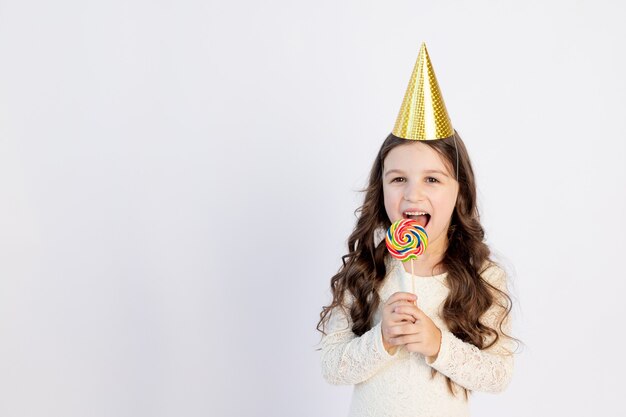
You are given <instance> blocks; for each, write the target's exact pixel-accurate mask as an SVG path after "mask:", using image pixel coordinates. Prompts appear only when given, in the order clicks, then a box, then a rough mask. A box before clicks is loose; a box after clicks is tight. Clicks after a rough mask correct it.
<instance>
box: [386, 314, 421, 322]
mask: <svg viewBox="0 0 626 417" xmlns="http://www.w3.org/2000/svg"><path fill="white" fill-rule="evenodd" d="M391 321H392V322H394V323H401V322H403V321H408V322H411V323H415V317H413V316H412V315H410V314H398V313H392V314H391Z"/></svg>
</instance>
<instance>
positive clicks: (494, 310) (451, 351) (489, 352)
mask: <svg viewBox="0 0 626 417" xmlns="http://www.w3.org/2000/svg"><path fill="white" fill-rule="evenodd" d="M489 270H491V271H490V272H487V271H485V273H484V275H483V276H484V277H485V279H486V280H487V281H488V282H490V283H491V284H492V285H494V286H495V287H496V288H498V289H500V290H502V291H505V292H506V273H505V272H504V271H503V270H502V269H501V268H499V267H496V266H492V267H491V268H489ZM489 270H488V271H489ZM505 301H506V300H505ZM504 311H505V310H504V308H503V307H502V306H500V305H497V304H494V305H493V306H491V308H490V309H489V310H487V312H485V314H484V315H483V316H482V317H481V322H482V323H483V324H485V325H487V326H489V327H491V328H493V329H496V331H498V334H499V336H500V338H499V339H498V342H497V343H495V344H494V345H493V346H491V347H489V348H488V349H484V350H480V349H478V348H477V347H476V346H474V345H473V344H471V343H467V342H464V341H462V340H460V339H458V338H457V337H456V336H454V334H452V333H451V332H450V331H448V330H445V329H441V348H440V350H439V355H438V356H437V358H436V359H435V361H433V362H430V361H429V360H428V359H426V363H428V364H429V365H430V366H432V367H433V368H435V369H436V370H438V371H439V372H441V373H443V374H444V375H446V376H448V377H450V379H452V380H453V381H454V382H456V383H457V384H459V385H461V386H463V387H465V388H467V389H469V390H472V391H482V392H492V393H497V392H501V391H503V390H504V389H505V388H506V387H507V385H508V384H509V382H510V381H511V377H512V374H513V352H512V346H511V339H508V338H506V337H505V336H502V334H501V333H500V329H499V328H498V325H497V323H498V319H499V318H500V317H501V315H502V314H503V313H504ZM502 329H503V330H504V332H505V333H506V334H510V331H511V321H510V315H509V316H507V318H506V319H505V321H504V322H503V323H502ZM491 340H492V339H490V340H489V342H490V341H491ZM486 342H487V340H486ZM487 344H488V343H487Z"/></svg>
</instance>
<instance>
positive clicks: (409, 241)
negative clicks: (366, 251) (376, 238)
mask: <svg viewBox="0 0 626 417" xmlns="http://www.w3.org/2000/svg"><path fill="white" fill-rule="evenodd" d="M385 243H386V244H387V249H388V250H389V253H391V256H393V257H394V258H396V259H400V260H401V261H402V262H403V263H404V262H407V261H412V260H413V259H417V257H418V256H420V255H421V254H423V253H424V251H425V250H426V247H427V246H428V234H427V233H426V230H425V229H424V228H423V227H422V226H421V225H420V224H419V223H418V222H417V220H413V219H400V220H398V221H397V222H395V223H393V224H392V225H391V226H390V227H389V229H388V230H387V237H386V238H385ZM411 278H412V283H413V293H414V294H415V278H414V276H413V262H411Z"/></svg>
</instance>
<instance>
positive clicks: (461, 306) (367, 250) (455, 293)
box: [317, 131, 517, 399]
mask: <svg viewBox="0 0 626 417" xmlns="http://www.w3.org/2000/svg"><path fill="white" fill-rule="evenodd" d="M407 143H413V141H409V140H406V139H402V138H398V137H396V136H394V135H393V134H390V135H389V136H388V137H387V139H386V140H385V141H384V142H383V144H382V146H381V148H380V150H379V152H378V155H377V156H376V160H375V161H374V165H373V167H372V170H371V172H370V176H369V183H368V186H367V188H366V189H364V190H360V191H361V192H365V193H366V194H365V199H364V203H363V205H362V206H361V207H359V208H358V209H357V210H356V211H355V215H357V218H358V220H357V223H356V227H355V228H354V231H353V232H352V234H351V235H350V237H349V238H348V251H349V252H348V254H346V255H343V256H342V258H341V259H342V262H343V266H342V267H341V268H340V269H339V272H337V274H336V275H334V276H333V277H332V278H331V289H332V294H333V300H332V302H331V304H330V305H328V306H324V307H323V309H322V312H321V313H320V321H319V322H318V324H317V330H318V331H320V332H322V333H323V334H326V333H325V332H324V330H323V326H324V324H325V323H326V321H327V319H328V314H329V313H330V311H331V310H332V309H333V308H334V307H337V306H341V305H342V300H344V295H345V293H346V291H349V293H350V294H351V295H352V296H353V298H354V302H353V303H352V305H351V306H350V317H351V319H352V322H353V325H352V331H353V332H354V334H356V335H357V336H361V335H362V334H363V333H365V332H367V331H368V330H369V329H371V328H372V326H373V323H372V321H373V317H374V313H375V312H376V310H377V308H378V306H379V303H380V301H381V300H380V297H379V294H378V289H379V287H380V286H381V285H382V283H383V281H384V279H385V275H386V267H385V256H389V254H388V251H387V248H386V245H385V240H384V239H382V240H380V236H381V235H382V236H384V232H385V231H386V230H387V229H388V228H389V226H391V221H390V220H389V218H388V216H387V213H386V211H385V206H384V197H383V180H382V170H383V162H384V161H385V158H386V157H387V155H388V154H389V152H390V151H391V150H392V149H393V148H395V147H396V146H400V145H404V144H407ZM421 143H423V144H425V145H428V146H430V147H431V148H433V149H434V150H435V151H436V152H437V153H438V154H439V155H440V156H441V157H442V160H443V161H444V162H445V163H446V164H447V165H448V168H449V170H450V172H451V173H452V177H453V178H458V183H459V192H458V197H457V201H456V205H455V208H454V210H453V213H452V218H451V221H450V227H449V228H448V232H447V237H448V247H447V249H446V252H445V254H444V256H443V259H442V260H441V262H440V263H439V264H438V265H435V267H436V266H440V265H441V266H443V268H444V270H445V271H447V272H448V278H447V281H448V286H449V294H448V296H447V298H446V300H445V301H444V304H443V308H442V319H443V321H444V322H445V323H446V325H447V326H448V328H449V330H450V331H451V332H452V333H453V334H454V335H455V336H456V337H458V338H459V339H461V340H463V341H465V342H469V343H471V344H473V345H475V346H477V347H478V348H479V349H486V348H488V347H490V346H492V345H494V344H495V343H496V342H497V341H498V339H499V337H500V336H499V334H498V331H496V329H493V328H490V327H488V326H485V325H484V324H483V323H481V322H480V321H479V318H480V317H481V316H482V315H483V314H484V313H485V312H486V311H487V310H488V309H489V308H490V307H491V306H492V305H493V304H494V303H498V304H500V305H501V306H502V307H503V309H504V311H505V313H504V315H503V316H502V317H501V318H500V320H499V323H498V327H499V330H500V333H501V334H502V335H504V336H505V337H510V336H508V335H506V334H505V333H504V331H503V330H502V323H503V322H504V320H505V318H506V316H508V315H509V313H510V311H511V308H512V301H511V298H510V297H509V296H508V294H506V293H505V292H503V291H500V290H499V289H498V288H496V287H494V286H492V285H491V284H489V283H488V282H487V281H485V280H484V279H483V278H481V273H482V272H484V270H485V269H487V267H489V266H491V265H493V264H495V262H493V261H492V260H491V259H490V250H489V247H488V246H487V244H486V243H485V242H484V237H485V232H484V230H483V227H482V226H481V224H480V218H479V213H478V208H477V206H476V183H475V179H474V171H473V169H472V165H471V163H470V158H469V155H468V153H467V149H466V148H465V144H464V143H463V141H462V140H461V137H460V136H459V135H458V133H457V132H456V131H455V132H454V136H450V137H448V138H445V139H440V140H433V141H422V142H421ZM457 151H458V172H457ZM357 213H360V214H357ZM376 240H380V241H379V242H376ZM492 291H496V292H497V293H499V294H500V295H501V296H502V298H500V299H498V300H496V297H495V296H494V293H493V292H492ZM343 307H347V306H343ZM488 338H493V340H492V341H491V342H490V343H488V344H486V343H485V341H486V340H487V339H488ZM511 339H514V338H512V337H511ZM514 340H517V339H514ZM437 373H438V371H437V370H435V369H434V368H433V369H432V376H433V377H434V376H435V375H436V374H437ZM446 383H447V386H448V389H449V390H450V392H451V393H452V394H453V395H454V394H455V389H454V387H453V386H454V385H457V384H455V383H453V381H452V380H451V379H450V378H449V377H447V376H446ZM461 388H462V389H463V392H464V395H465V398H466V399H467V398H468V390H467V389H466V388H464V387H461Z"/></svg>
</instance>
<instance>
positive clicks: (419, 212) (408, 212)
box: [404, 211, 428, 216]
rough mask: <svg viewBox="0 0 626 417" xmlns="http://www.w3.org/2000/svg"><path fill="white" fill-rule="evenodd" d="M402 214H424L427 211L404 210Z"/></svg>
mask: <svg viewBox="0 0 626 417" xmlns="http://www.w3.org/2000/svg"><path fill="white" fill-rule="evenodd" d="M404 214H406V215H408V216H424V215H426V214H428V213H425V212H423V211H405V212H404Z"/></svg>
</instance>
